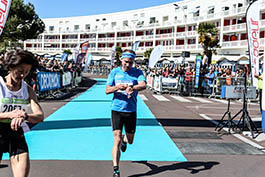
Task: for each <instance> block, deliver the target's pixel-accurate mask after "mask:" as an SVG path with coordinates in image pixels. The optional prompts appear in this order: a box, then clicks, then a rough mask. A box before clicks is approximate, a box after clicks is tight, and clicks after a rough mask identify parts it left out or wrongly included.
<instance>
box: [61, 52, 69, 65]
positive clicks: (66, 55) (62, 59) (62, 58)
mask: <svg viewBox="0 0 265 177" xmlns="http://www.w3.org/2000/svg"><path fill="white" fill-rule="evenodd" d="M67 57H68V54H67V53H63V54H62V56H61V63H63V62H64V61H65V60H66V59H67Z"/></svg>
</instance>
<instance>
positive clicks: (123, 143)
mask: <svg viewBox="0 0 265 177" xmlns="http://www.w3.org/2000/svg"><path fill="white" fill-rule="evenodd" d="M123 139H124V135H122V137H121V151H122V152H125V151H126V149H127V143H126V142H125V141H124V140H123Z"/></svg>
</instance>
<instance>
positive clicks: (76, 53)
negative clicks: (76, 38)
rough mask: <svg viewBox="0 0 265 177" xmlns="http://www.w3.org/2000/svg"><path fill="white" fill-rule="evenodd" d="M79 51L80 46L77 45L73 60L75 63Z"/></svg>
mask: <svg viewBox="0 0 265 177" xmlns="http://www.w3.org/2000/svg"><path fill="white" fill-rule="evenodd" d="M79 51H80V44H77V46H76V47H75V51H74V58H73V60H74V62H75V63H76V61H77V56H78V54H79Z"/></svg>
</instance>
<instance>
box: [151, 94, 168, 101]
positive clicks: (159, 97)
mask: <svg viewBox="0 0 265 177" xmlns="http://www.w3.org/2000/svg"><path fill="white" fill-rule="evenodd" d="M153 96H154V97H155V98H156V99H157V100H158V101H170V100H169V99H167V98H166V97H164V96H162V95H153Z"/></svg>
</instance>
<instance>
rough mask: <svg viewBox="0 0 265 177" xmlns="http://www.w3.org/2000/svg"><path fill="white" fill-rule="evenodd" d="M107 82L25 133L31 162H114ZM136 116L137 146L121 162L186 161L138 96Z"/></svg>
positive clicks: (128, 147)
mask: <svg viewBox="0 0 265 177" xmlns="http://www.w3.org/2000/svg"><path fill="white" fill-rule="evenodd" d="M105 83H106V80H104V79H98V80H97V84H96V85H94V86H93V87H92V88H90V89H89V90H88V91H86V92H85V93H83V94H81V95H80V96H79V97H77V98H75V99H73V100H72V101H71V102H69V103H67V104H66V105H64V106H63V107H61V108H60V109H59V110H57V111H56V112H54V113H53V114H52V115H50V116H49V117H48V118H47V119H45V121H44V122H43V123H40V124H38V125H37V126H35V127H34V128H33V129H32V131H30V132H28V133H26V135H25V136H26V139H27V142H28V146H29V151H30V153H29V154H30V159H31V160H112V155H111V154H112V145H113V134H112V128H111V121H110V117H111V110H110V106H111V100H112V95H106V94H105ZM137 116H138V120H137V130H136V134H135V139H134V143H133V145H128V146H127V151H126V152H125V153H122V154H121V160H128V161H186V158H185V157H184V156H183V154H182V153H181V152H180V151H179V149H178V148H177V146H176V145H175V143H174V142H173V141H172V140H171V138H170V137H169V136H168V135H167V133H166V132H165V130H164V129H163V127H162V126H161V125H160V124H159V123H158V121H157V120H156V118H155V117H154V115H153V114H152V113H151V111H150V110H149V109H148V107H147V106H146V105H145V103H144V102H143V101H142V100H141V99H140V98H139V97H138V110H137ZM7 155H8V154H5V155H4V159H7V158H8V156H7Z"/></svg>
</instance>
